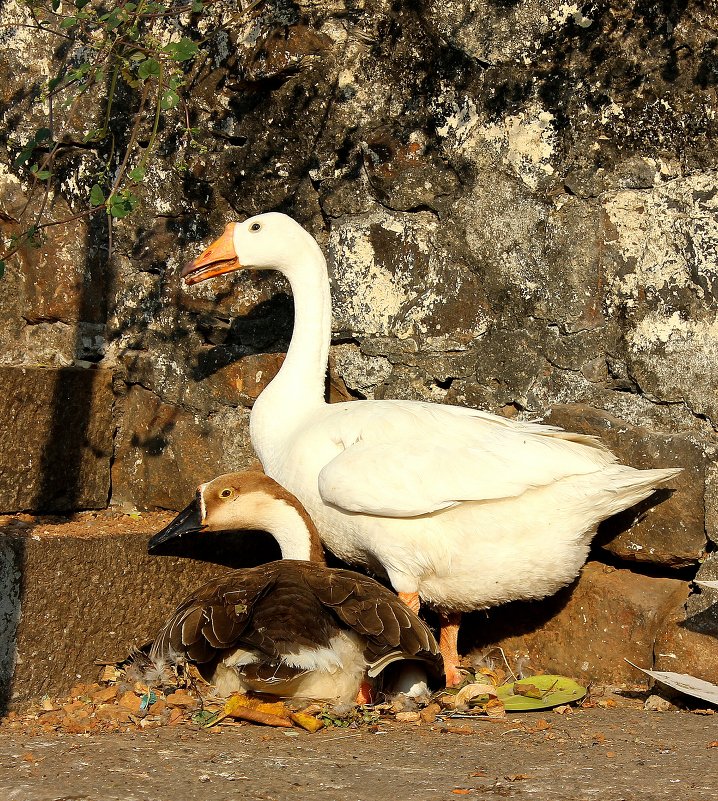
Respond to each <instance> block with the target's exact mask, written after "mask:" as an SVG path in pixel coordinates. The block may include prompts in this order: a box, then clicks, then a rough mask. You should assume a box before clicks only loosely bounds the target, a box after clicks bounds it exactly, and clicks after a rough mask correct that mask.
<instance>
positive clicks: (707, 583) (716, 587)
mask: <svg viewBox="0 0 718 801" xmlns="http://www.w3.org/2000/svg"><path fill="white" fill-rule="evenodd" d="M696 584H700V585H701V587H709V588H710V589H711V590H718V581H696Z"/></svg>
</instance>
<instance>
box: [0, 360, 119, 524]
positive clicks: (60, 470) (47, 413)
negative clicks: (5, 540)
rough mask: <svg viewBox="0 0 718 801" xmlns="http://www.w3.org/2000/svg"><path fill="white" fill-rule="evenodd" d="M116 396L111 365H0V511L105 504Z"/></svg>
mask: <svg viewBox="0 0 718 801" xmlns="http://www.w3.org/2000/svg"><path fill="white" fill-rule="evenodd" d="M113 403H114V395H113V392H112V373H111V371H110V370H91V369H82V368H80V367H63V368H42V367H7V366H0V512H16V511H21V510H24V509H37V510H39V511H44V512H70V511H74V510H76V509H88V508H89V509H100V508H103V507H105V506H107V503H108V500H109V496H110V459H111V457H112V435H113V417H112V407H113Z"/></svg>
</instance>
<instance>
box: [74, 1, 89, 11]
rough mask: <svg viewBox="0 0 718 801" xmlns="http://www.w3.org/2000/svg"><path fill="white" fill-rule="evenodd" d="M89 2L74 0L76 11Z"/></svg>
mask: <svg viewBox="0 0 718 801" xmlns="http://www.w3.org/2000/svg"><path fill="white" fill-rule="evenodd" d="M89 2H90V0H75V8H76V9H77V10H78V11H82V9H83V8H84V7H85V6H86V5H87V4H88V3H89Z"/></svg>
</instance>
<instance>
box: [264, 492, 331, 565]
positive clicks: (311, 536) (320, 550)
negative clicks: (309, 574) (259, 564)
mask: <svg viewBox="0 0 718 801" xmlns="http://www.w3.org/2000/svg"><path fill="white" fill-rule="evenodd" d="M275 494H276V495H277V497H278V498H279V499H280V500H281V501H283V502H284V503H286V504H288V505H289V506H291V508H292V509H293V510H294V512H296V514H297V515H298V516H299V518H300V519H301V521H302V523H303V528H304V529H305V532H306V534H305V533H304V532H303V533H302V538H304V537H305V536H306V537H307V538H308V540H309V543H308V544H309V551H308V555H309V561H310V562H317V563H319V564H322V565H326V563H327V560H326V557H325V556H324V547H323V545H322V541H321V539H320V538H319V532H318V531H317V527H316V526H315V525H314V523H313V522H312V519H311V517H309V514H308V512H307V510H306V509H305V508H304V507H303V506H302V504H301V503H300V502H299V501H298V500H297V499H296V498H295V497H294V495H292V494H291V493H290V492H288V491H287V490H285V489H284V488H283V487H282V486H280V485H279V484H278V485H277V490H276V492H275ZM292 528H293V531H292V533H293V534H294V532H296V533H297V534H298V533H299V531H298V526H293V527H292ZM272 534H273V535H274V537H275V538H276V539H277V541H278V542H279V547H280V548H281V549H282V558H284V559H287V558H289V559H291V558H297V557H296V556H292V553H291V552H290V551H289V550H288V548H287V545H286V544H284V543H283V542H282V539H284V537H280V536H278V534H279V532H276V531H275V532H272ZM302 546H303V548H304V544H302Z"/></svg>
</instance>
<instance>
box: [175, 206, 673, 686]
mask: <svg viewBox="0 0 718 801" xmlns="http://www.w3.org/2000/svg"><path fill="white" fill-rule="evenodd" d="M241 269H267V270H278V271H279V272H281V273H283V274H284V275H285V276H286V277H287V279H288V280H289V283H290V285H291V288H292V293H293V295H294V307H295V322H294V333H293V336H292V341H291V344H290V347H289V350H288V352H287V356H286V359H285V361H284V363H283V365H282V367H281V369H280V371H279V373H278V374H277V376H276V377H275V378H274V380H273V381H272V382H271V383H270V384H269V386H268V387H266V389H265V390H264V391H263V392H262V394H261V395H260V397H259V398H258V400H257V401H256V403H255V404H254V408H253V409H252V414H251V419H250V433H251V438H252V444H253V446H254V448H255V450H256V452H257V455H258V456H259V458H260V460H261V462H262V465H263V466H264V469H265V471H266V473H267V474H268V475H270V476H271V477H272V478H274V479H276V480H277V481H278V482H279V483H280V484H281V485H283V486H284V487H286V488H287V489H288V490H289V491H290V492H292V493H294V494H295V495H296V496H297V497H298V498H299V500H300V501H301V502H302V504H303V505H304V506H305V507H306V509H307V511H308V512H309V514H310V515H311V517H312V519H313V521H314V522H315V524H316V526H317V528H318V530H319V534H320V536H321V538H322V541H323V542H324V543H325V545H326V546H327V547H328V548H329V549H330V550H331V551H332V552H333V553H335V554H336V555H337V556H339V557H340V558H341V559H343V560H345V561H347V562H349V563H353V564H360V565H363V566H365V567H367V568H368V569H369V570H371V571H374V572H375V573H377V574H380V575H381V574H383V575H385V576H386V577H388V579H389V581H390V582H391V585H392V586H393V587H394V589H395V590H396V591H397V592H398V593H399V595H400V597H401V598H402V599H403V600H405V601H406V602H407V603H408V604H409V606H411V608H412V609H414V610H418V608H419V601H420V600H421V601H423V602H425V603H427V604H429V605H431V606H433V607H435V608H436V609H437V610H438V611H439V613H440V616H441V637H440V648H441V652H442V655H443V657H444V663H445V669H446V676H447V683H448V684H455V683H457V682H458V681H459V680H460V673H459V671H458V670H457V669H456V667H455V666H456V665H457V664H458V661H459V656H458V651H457V637H458V626H459V620H460V614H461V612H464V611H469V610H474V609H485V608H488V607H491V606H494V605H496V604H500V603H503V602H505V601H512V600H516V599H532V598H543V597H545V596H547V595H550V594H552V593H554V592H556V591H557V590H558V589H559V588H560V587H562V586H564V585H566V584H568V583H570V582H571V581H572V580H573V579H574V578H575V577H576V575H577V574H578V572H579V570H580V568H581V566H582V564H583V563H584V561H585V559H586V557H587V554H588V549H589V544H590V540H591V537H592V536H593V534H594V533H595V530H596V526H597V525H598V523H599V522H600V521H601V520H604V519H605V518H607V517H609V516H611V515H613V514H615V513H617V512H620V511H621V510H623V509H626V508H627V507H629V506H632V505H633V504H635V503H638V502H639V501H641V500H643V499H644V498H646V497H648V496H649V495H650V494H651V493H652V492H653V490H654V489H655V488H656V487H658V486H660V485H662V484H665V483H666V482H667V481H669V480H670V479H671V478H672V477H673V476H675V475H676V473H678V472H679V470H677V469H665V470H636V469H634V468H632V467H628V466H625V465H620V464H618V463H617V461H616V457H615V456H614V455H613V454H612V453H611V452H610V451H608V450H607V449H606V448H605V447H604V446H603V445H602V444H601V443H600V442H598V441H597V440H595V439H594V438H592V437H588V436H584V435H580V434H573V433H569V432H565V431H562V430H561V429H557V428H554V427H551V426H545V425H540V424H537V423H529V422H519V421H515V420H509V419H505V418H502V417H498V416H496V415H492V414H488V413H486V412H482V411H478V410H476V409H468V408H462V407H457V406H447V405H440V404H433V403H424V402H419V401H402V400H366V401H358V402H348V403H337V404H327V403H326V402H325V400H324V380H325V373H326V367H327V357H328V352H329V344H330V338H331V317H332V309H331V297H330V291H329V278H328V274H327V267H326V262H325V260H324V256H323V255H322V252H321V250H320V248H319V246H318V245H317V243H316V241H315V240H314V239H313V238H312V237H311V236H310V235H309V234H308V233H307V232H306V231H305V230H304V229H303V228H302V227H301V226H300V225H299V224H298V223H296V222H295V221H294V220H292V219H291V218H289V217H287V216H286V215H283V214H278V213H268V214H260V215H258V216H255V217H251V218H250V219H248V220H245V221H244V222H242V223H230V224H229V225H228V226H227V227H226V229H225V231H224V234H223V235H222V237H220V239H218V240H217V241H216V242H214V243H213V244H212V245H210V247H209V248H207V249H206V250H205V251H204V252H203V253H202V254H201V255H200V256H199V257H198V258H197V259H195V260H194V261H193V262H191V263H189V264H188V265H186V266H185V268H184V269H183V271H182V276H183V278H184V280H185V283H186V284H187V285H192V284H196V283H198V282H200V281H204V280H206V279H208V278H212V277H214V276H217V275H221V274H223V273H228V272H231V271H233V270H241Z"/></svg>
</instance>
